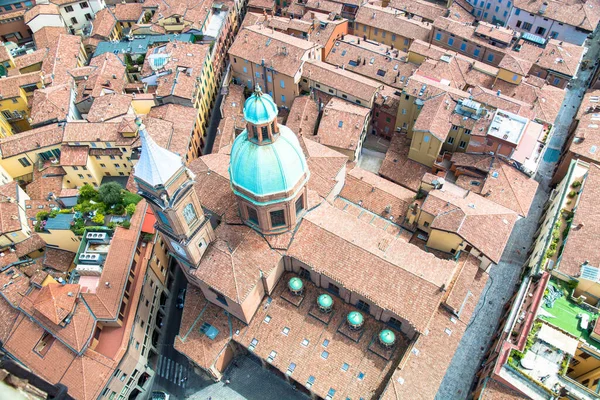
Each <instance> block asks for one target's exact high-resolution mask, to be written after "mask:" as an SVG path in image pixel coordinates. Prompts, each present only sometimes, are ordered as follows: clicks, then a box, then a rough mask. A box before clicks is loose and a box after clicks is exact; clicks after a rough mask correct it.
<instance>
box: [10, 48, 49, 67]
mask: <svg viewBox="0 0 600 400" xmlns="http://www.w3.org/2000/svg"><path fill="white" fill-rule="evenodd" d="M47 55H48V49H47V48H41V49H38V50H36V51H34V52H33V53H29V54H25V55H22V56H20V57H16V58H15V65H16V67H17V69H22V68H25V67H29V66H32V65H35V64H38V63H41V62H42V61H44V59H45V58H46V56H47Z"/></svg>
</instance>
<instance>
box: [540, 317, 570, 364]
mask: <svg viewBox="0 0 600 400" xmlns="http://www.w3.org/2000/svg"><path fill="white" fill-rule="evenodd" d="M538 339H539V340H543V341H544V342H546V343H548V344H550V345H552V346H554V347H556V348H557V349H560V350H562V351H564V352H565V353H568V354H571V355H572V356H574V355H575V351H577V344H578V341H577V339H575V338H573V337H571V336H568V335H566V334H564V333H562V332H561V331H559V330H557V329H554V328H553V327H551V326H550V325H546V324H542V328H541V329H540V331H539V333H538Z"/></svg>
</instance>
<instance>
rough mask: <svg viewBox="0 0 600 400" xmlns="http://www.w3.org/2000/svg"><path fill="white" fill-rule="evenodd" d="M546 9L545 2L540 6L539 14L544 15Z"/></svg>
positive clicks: (546, 4)
mask: <svg viewBox="0 0 600 400" xmlns="http://www.w3.org/2000/svg"><path fill="white" fill-rule="evenodd" d="M547 8H548V2H547V1H545V2H543V3H542V5H541V6H540V14H542V15H544V14H545V13H546V9H547Z"/></svg>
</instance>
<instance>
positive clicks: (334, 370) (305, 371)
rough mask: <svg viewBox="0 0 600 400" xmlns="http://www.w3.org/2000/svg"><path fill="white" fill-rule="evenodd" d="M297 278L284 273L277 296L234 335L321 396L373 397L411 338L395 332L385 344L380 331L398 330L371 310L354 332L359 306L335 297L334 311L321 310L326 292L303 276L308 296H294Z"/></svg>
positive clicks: (265, 303)
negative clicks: (292, 283) (351, 317)
mask: <svg viewBox="0 0 600 400" xmlns="http://www.w3.org/2000/svg"><path fill="white" fill-rule="evenodd" d="M293 276H295V275H293V274H291V273H287V274H284V275H283V277H282V278H281V281H280V282H279V284H278V285H277V286H276V288H275V290H274V292H273V293H272V297H270V298H266V299H265V300H264V306H263V307H260V308H259V311H258V312H257V313H256V315H255V316H254V318H253V320H252V322H251V323H250V325H249V326H248V327H246V328H244V329H242V331H241V332H240V334H239V335H234V336H233V339H234V340H236V341H238V342H239V343H241V344H242V345H243V346H244V347H246V348H249V347H250V348H252V350H251V351H252V352H253V353H254V354H256V355H257V356H259V357H260V358H263V359H265V360H267V362H269V363H270V364H271V365H273V366H274V367H276V368H278V369H279V370H280V371H282V372H283V373H286V374H287V375H289V376H290V377H291V378H292V379H294V380H295V381H296V382H298V383H299V384H301V385H303V386H306V387H310V390H311V391H312V392H313V393H315V394H317V395H318V396H320V397H323V398H325V397H327V396H328V394H329V395H331V393H335V394H336V396H335V398H338V397H339V398H346V397H350V398H357V399H358V398H371V397H372V396H374V395H375V394H376V393H377V392H378V390H379V389H381V385H382V384H384V383H385V381H386V376H387V374H388V373H390V372H392V371H393V369H394V366H395V365H396V363H397V362H398V360H399V358H400V357H402V356H403V355H404V353H405V352H406V349H407V348H408V344H409V343H408V340H407V339H405V338H404V337H403V336H401V334H400V333H399V332H398V331H395V332H394V333H395V337H396V343H395V344H394V345H393V346H392V347H391V348H385V347H384V346H383V345H381V344H380V342H379V340H378V335H379V333H380V332H381V331H382V330H383V329H390V330H391V329H392V328H390V327H387V326H386V325H384V324H383V323H382V322H380V321H377V320H375V319H374V318H372V317H371V316H370V315H368V313H367V312H362V315H363V316H364V324H363V326H362V329H360V330H358V331H353V330H350V329H349V327H348V324H347V322H346V317H347V315H348V313H350V312H351V311H357V309H356V308H355V307H354V306H352V305H350V304H347V303H345V302H344V301H343V300H341V299H339V298H337V297H333V299H334V300H333V311H331V312H330V313H324V312H321V311H320V310H319V307H318V306H317V298H318V296H319V295H321V294H322V293H323V290H322V289H319V288H317V287H316V286H315V285H313V284H312V283H311V282H309V281H306V280H303V283H304V292H303V294H302V295H301V296H294V295H292V294H291V293H290V291H289V290H288V289H287V283H288V281H289V279H290V278H291V277H293ZM332 397H333V396H332Z"/></svg>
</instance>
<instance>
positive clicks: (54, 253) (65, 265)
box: [44, 247, 75, 272]
mask: <svg viewBox="0 0 600 400" xmlns="http://www.w3.org/2000/svg"><path fill="white" fill-rule="evenodd" d="M74 258H75V253H71V252H70V251H66V250H61V249H56V248H54V247H47V248H46V251H45V252H44V266H46V267H48V268H52V269H55V270H57V271H62V272H67V271H68V270H69V269H70V268H71V266H72V265H73V259H74Z"/></svg>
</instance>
